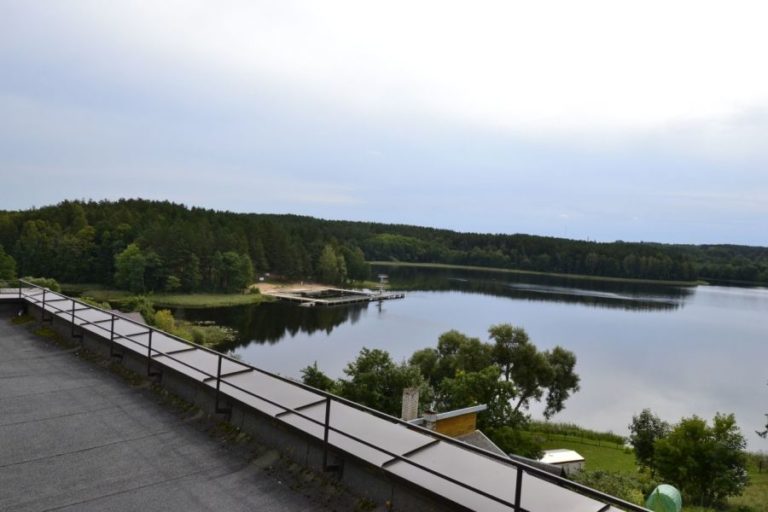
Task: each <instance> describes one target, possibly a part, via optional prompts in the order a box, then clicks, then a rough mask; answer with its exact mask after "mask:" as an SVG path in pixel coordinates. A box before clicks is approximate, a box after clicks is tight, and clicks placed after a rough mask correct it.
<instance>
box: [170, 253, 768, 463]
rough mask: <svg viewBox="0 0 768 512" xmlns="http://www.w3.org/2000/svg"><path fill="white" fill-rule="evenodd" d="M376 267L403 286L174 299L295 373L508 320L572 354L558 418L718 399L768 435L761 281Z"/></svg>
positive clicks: (666, 409) (617, 422)
mask: <svg viewBox="0 0 768 512" xmlns="http://www.w3.org/2000/svg"><path fill="white" fill-rule="evenodd" d="M374 272H385V273H387V274H389V276H390V281H391V283H392V287H393V289H403V290H406V292H407V294H406V298H405V299H402V300H392V301H384V302H381V303H369V304H363V305H355V306H349V307H333V308H321V307H318V308H305V307H298V306H296V305H293V304H287V303H267V304H261V305H256V306H244V307H233V308H218V309H202V310H199V309H198V310H193V309H188V310H176V312H175V313H176V314H177V315H178V316H179V317H180V318H187V319H189V320H212V321H215V322H217V323H220V324H223V325H228V326H231V327H233V328H235V329H236V330H237V331H238V333H239V340H238V341H237V343H234V344H232V345H231V346H229V347H226V348H228V349H229V350H232V351H233V352H235V353H236V354H238V355H239V356H240V357H242V358H243V360H245V361H248V362H250V363H251V364H253V365H255V366H259V367H262V368H265V369H268V370H272V371H276V372H278V373H281V374H283V375H287V376H291V377H299V376H300V370H301V368H303V367H305V366H307V365H310V364H312V363H313V362H314V361H317V363H318V366H319V367H320V368H321V369H322V370H323V371H325V372H326V373H328V374H329V375H331V376H335V377H339V376H342V375H343V368H344V366H345V365H346V363H347V362H349V361H351V360H352V359H354V358H355V357H356V355H357V353H358V352H359V350H360V349H361V348H362V347H369V348H380V349H384V350H387V351H388V352H389V353H390V354H391V355H392V357H393V359H395V360H396V361H401V360H403V359H407V358H408V357H409V356H410V355H411V354H412V353H413V352H414V351H415V350H417V349H419V348H423V347H428V346H435V345H436V343H437V338H438V337H439V335H440V334H442V333H443V332H445V331H448V330H450V329H456V330H459V331H461V332H464V333H465V334H467V335H470V336H475V337H479V338H481V339H482V340H487V338H488V335H487V330H488V327H489V326H491V325H493V324H498V323H512V324H515V325H518V326H521V327H523V328H525V329H526V331H528V334H529V335H530V337H531V340H532V341H533V342H534V343H535V344H536V345H537V346H538V347H539V348H540V349H548V348H551V347H554V346H555V345H561V346H563V347H564V348H567V349H568V350H571V351H573V352H574V353H575V354H576V357H577V365H576V371H577V373H578V374H579V375H580V377H581V390H580V391H579V392H577V393H576V394H575V395H573V396H572V397H571V398H570V399H569V400H568V401H567V402H566V409H565V410H564V411H563V412H561V413H560V414H558V415H556V416H555V417H554V418H553V420H554V421H564V422H574V423H578V424H580V425H583V426H585V427H588V428H594V429H597V430H612V431H614V432H616V433H618V434H621V435H627V433H628V431H627V425H628V424H629V423H630V421H631V419H632V415H633V414H637V413H639V412H640V411H641V410H642V409H643V408H645V407H650V408H651V409H652V410H653V411H654V412H655V413H656V414H658V415H659V416H661V417H662V418H664V419H666V420H667V421H670V422H675V421H677V420H679V419H680V418H681V417H682V416H690V415H692V414H697V415H699V416H702V417H704V418H706V419H711V418H712V416H713V415H714V414H715V412H717V411H720V412H726V413H735V414H736V419H737V421H738V424H739V426H740V427H741V428H742V431H743V432H744V434H745V436H746V437H747V439H748V443H749V448H750V449H751V450H766V449H768V440H763V439H761V438H759V437H758V436H757V435H755V433H754V431H755V430H758V429H761V428H763V427H764V425H765V416H764V413H766V412H768V386H767V385H766V382H767V381H768V289H765V288H735V287H723V286H699V287H676V286H660V285H651V284H638V283H618V282H607V281H596V280H576V279H565V278H554V277H546V276H527V275H517V274H506V273H496V272H486V271H482V272H479V271H465V270H446V269H421V268H419V269H414V268H405V267H402V268H400V267H387V268H375V269H374ZM532 412H533V415H534V417H538V416H539V415H540V410H539V409H533V410H532Z"/></svg>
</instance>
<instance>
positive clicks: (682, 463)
mask: <svg viewBox="0 0 768 512" xmlns="http://www.w3.org/2000/svg"><path fill="white" fill-rule="evenodd" d="M745 447H746V440H745V439H744V436H743V435H742V434H741V431H740V430H739V428H738V426H737V425H736V420H735V418H734V416H733V414H728V415H724V414H716V415H715V418H714V420H713V422H712V426H711V427H710V426H709V425H707V422H706V421H704V420H703V419H701V418H699V417H697V416H693V417H691V418H683V420H682V421H680V423H678V424H677V425H676V426H675V427H674V428H673V429H672V430H671V431H670V433H669V435H667V436H665V437H663V438H661V439H658V440H657V441H656V443H655V447H654V451H655V455H654V465H655V467H656V471H657V474H658V475H659V477H660V478H662V479H664V480H666V481H668V482H670V483H671V484H673V485H675V486H676V487H677V488H679V489H680V490H681V491H682V493H683V494H684V495H685V496H686V497H687V498H688V500H689V501H690V502H691V503H693V504H697V505H701V506H712V505H719V504H722V503H723V501H724V500H725V498H727V497H728V496H737V495H739V494H741V493H742V491H743V490H744V487H745V486H746V485H747V469H746V465H747V455H746V452H745V451H744V448H745Z"/></svg>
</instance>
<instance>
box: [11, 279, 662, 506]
mask: <svg viewBox="0 0 768 512" xmlns="http://www.w3.org/2000/svg"><path fill="white" fill-rule="evenodd" d="M18 282H19V290H21V289H22V288H21V283H24V284H26V285H29V286H31V287H33V288H36V289H41V290H47V291H49V292H51V293H55V294H57V295H60V296H62V297H66V298H68V299H70V300H72V301H73V302H76V303H78V304H81V305H83V306H86V307H87V308H89V309H93V310H96V311H100V312H103V313H105V314H107V315H111V316H112V317H114V318H119V319H121V320H124V321H126V322H130V323H132V324H134V325H137V326H140V327H142V328H146V329H148V332H158V333H161V334H162V335H163V336H166V337H168V338H171V339H174V340H176V341H179V342H182V343H184V344H186V345H189V346H191V347H195V348H196V349H199V350H202V351H204V352H207V353H210V354H213V355H215V356H216V357H220V358H222V359H227V360H229V361H231V362H233V363H235V364H237V365H240V366H243V367H246V368H250V369H251V370H254V371H257V372H259V373H262V374H264V375H267V376H269V377H272V378H275V379H277V380H280V381H283V382H286V383H289V384H291V385H293V386H297V387H300V388H302V389H305V390H307V391H310V392H312V393H315V394H317V395H320V396H322V397H324V398H327V399H330V400H332V401H335V402H338V403H340V404H344V405H347V406H349V407H352V408H354V409H357V410H360V411H363V412H366V413H369V414H372V415H374V416H376V417H378V418H380V419H383V420H386V421H388V422H391V423H395V424H399V425H402V426H403V427H405V428H408V429H410V430H414V431H417V432H419V433H422V434H424V435H427V436H429V437H432V438H434V439H437V440H439V441H443V442H445V443H447V444H451V445H454V446H458V447H460V448H462V449H464V450H467V451H470V452H473V453H477V454H480V455H482V456H484V457H489V458H491V459H493V460H496V461H497V462H501V463H503V464H505V465H508V466H511V467H514V468H515V469H517V470H522V471H524V472H525V473H528V474H530V475H532V476H535V477H537V478H540V479H542V480H546V481H548V482H550V483H553V484H556V485H559V486H561V487H565V488H568V489H571V490H573V491H575V492H577V493H579V494H582V495H584V496H586V497H590V498H594V499H596V500H598V501H601V502H604V503H607V504H609V505H614V506H617V507H620V508H622V509H625V510H629V511H631V512H647V511H648V509H646V508H644V507H641V506H639V505H635V504H634V503H629V502H627V501H624V500H622V499H620V498H616V497H615V496H611V495H610V494H606V493H603V492H601V491H598V490H596V489H592V488H591V487H587V486H585V485H582V484H579V483H577V482H574V481H572V480H568V479H566V478H563V477H559V476H557V475H553V474H552V473H549V472H547V471H544V470H542V469H539V468H536V467H534V466H531V465H528V464H526V463H525V462H522V461H519V460H515V459H510V458H507V457H503V456H501V455H499V454H496V453H493V452H490V451H487V450H484V449H482V448H478V447H476V446H473V445H469V444H467V443H464V442H462V441H459V440H457V439H454V438H451V437H448V436H445V435H443V434H440V433H439V432H435V431H432V430H429V429H427V428H424V427H422V426H419V425H414V424H412V423H409V422H407V421H405V420H402V419H400V418H396V417H394V416H391V415H389V414H386V413H383V412H381V411H377V410H376V409H372V408H370V407H367V406H365V405H362V404H359V403H357V402H353V401H351V400H348V399H346V398H343V397H340V396H337V395H334V394H332V393H328V392H327V391H323V390H321V389H317V388H313V387H312V386H309V385H307V384H304V383H303V382H300V381H297V380H294V379H291V378H288V377H284V376H282V375H278V374H276V373H272V372H270V371H268V370H264V369H262V368H258V367H256V366H253V365H251V364H249V363H246V362H243V361H240V360H238V359H235V358H234V357H231V356H229V355H227V354H223V353H221V352H217V351H215V350H213V349H211V348H208V347H205V346H203V345H199V344H197V343H194V342H192V341H189V340H185V339H184V338H181V337H179V336H176V335H173V334H171V333H168V332H165V331H162V330H160V329H156V328H155V327H153V326H150V325H147V324H144V323H141V322H138V321H136V320H133V319H131V318H128V317H125V316H123V315H121V314H118V313H115V312H113V311H107V310H105V309H103V308H101V307H98V306H94V305H92V304H88V303H86V302H83V301H81V300H79V299H77V298H75V297H69V296H67V295H64V294H63V293H61V292H54V291H52V290H50V289H48V288H45V287H44V286H40V285H38V284H35V283H31V282H29V281H26V280H24V279H19V280H18ZM20 293H21V292H20ZM24 296H25V295H23V294H22V297H24ZM38 296H39V295H34V296H30V297H38ZM51 307H52V308H54V309H56V310H58V311H60V312H66V313H71V312H72V310H64V309H60V308H56V307H55V306H53V305H51ZM75 317H76V318H78V319H82V318H81V317H80V316H78V315H75ZM96 327H98V328H100V329H104V330H106V331H109V329H106V328H105V327H102V326H100V325H99V326H96ZM119 337H120V338H121V339H127V340H129V341H132V342H134V343H136V344H138V345H139V346H142V347H147V345H144V344H141V343H139V342H138V341H136V340H132V339H130V338H128V337H126V336H123V335H119ZM152 352H154V353H156V355H162V356H165V357H167V358H169V359H171V360H173V361H175V362H177V363H179V364H181V365H184V366H186V367H188V368H190V369H193V370H195V371H197V372H199V373H201V374H203V375H205V376H206V377H207V378H208V379H210V378H213V379H216V378H217V376H216V375H212V374H210V373H208V372H206V371H204V370H202V369H200V368H197V367H195V366H192V365H190V364H189V363H186V362H185V361H181V360H179V359H178V358H176V357H174V354H169V353H164V352H162V351H160V350H157V349H155V348H152ZM218 378H223V377H221V376H218ZM226 384H227V385H229V386H232V387H234V388H235V389H238V390H239V391H242V392H244V393H246V394H248V395H250V396H252V397H254V398H257V399H259V400H264V401H267V402H268V403H271V404H272V405H274V406H276V407H279V408H280V409H283V410H284V411H286V412H290V413H293V414H296V415H298V416H300V417H302V418H304V419H307V420H309V421H312V422H314V423H318V424H320V425H324V423H321V422H318V421H317V420H315V419H313V418H309V417H308V416H306V415H304V414H302V413H301V412H300V411H295V410H293V409H291V408H289V407H287V406H284V405H282V404H278V403H275V402H272V401H270V400H269V399H266V398H264V397H261V396H259V395H257V394H255V393H253V392H252V391H250V390H246V389H243V388H240V387H238V386H235V385H234V384H232V383H229V382H227V383H226ZM329 428H330V429H331V430H332V431H334V432H336V433H338V434H341V435H344V436H345V437H348V438H350V439H352V440H354V441H356V442H360V443H363V444H365V445H368V446H369V447H371V448H374V449H377V450H378V451H380V452H382V453H384V454H385V455H388V456H392V457H394V458H397V459H398V460H402V461H404V462H407V463H411V464H412V465H415V466H417V467H420V466H421V465H419V464H418V463H416V462H415V461H411V460H410V459H408V458H407V457H403V456H402V455H397V454H393V453H391V452H389V451H388V450H385V449H383V448H381V447H380V446H378V445H373V444H369V443H368V442H367V441H365V440H362V439H359V438H357V437H356V436H354V435H353V434H349V433H346V432H344V431H341V430H338V429H336V428H334V427H330V426H329ZM421 469H426V470H427V471H428V472H430V473H434V474H435V475H436V476H439V477H442V478H444V479H446V480H448V481H452V482H454V483H457V484H459V485H461V486H462V487H465V488H467V489H469V490H471V491H473V492H476V493H478V494H480V495H483V496H486V497H490V498H492V499H494V500H495V501H498V502H501V503H504V504H505V505H510V504H509V503H508V502H505V501H504V500H502V499H499V498H495V497H493V496H490V495H487V493H486V492H485V491H482V490H481V489H476V488H474V487H471V486H468V485H467V484H464V483H462V482H459V481H454V480H453V479H452V478H451V477H449V476H447V475H443V474H441V473H438V472H435V471H433V470H431V469H429V468H421Z"/></svg>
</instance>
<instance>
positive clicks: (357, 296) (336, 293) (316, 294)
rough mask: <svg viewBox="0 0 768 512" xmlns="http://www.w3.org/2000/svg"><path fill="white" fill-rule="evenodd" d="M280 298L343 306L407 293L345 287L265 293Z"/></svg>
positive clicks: (396, 297)
mask: <svg viewBox="0 0 768 512" xmlns="http://www.w3.org/2000/svg"><path fill="white" fill-rule="evenodd" d="M264 295H268V296H270V297H275V298H276V299H280V300H287V301H290V302H297V303H300V305H301V306H305V307H312V306H341V305H346V304H356V303H360V302H377V301H381V300H392V299H403V298H405V293H402V292H384V291H363V290H345V289H343V288H323V289H321V290H293V291H285V292H280V291H273V292H268V293H265V294H264Z"/></svg>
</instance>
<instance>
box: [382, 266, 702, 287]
mask: <svg viewBox="0 0 768 512" xmlns="http://www.w3.org/2000/svg"><path fill="white" fill-rule="evenodd" d="M368 263H369V264H370V265H376V266H384V267H411V268H434V269H453V270H470V271H474V272H478V271H479V272H500V273H504V274H520V275H530V276H549V277H559V278H563V279H574V280H579V281H608V282H614V283H638V284H660V285H668V286H686V287H696V286H707V285H709V283H708V282H706V281H665V280H663V279H640V278H633V277H610V276H591V275H586V274H563V273H559V272H539V271H536V270H519V269H511V268H498V267H477V266H473V265H452V264H449V263H409V262H403V261H369V262H368Z"/></svg>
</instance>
